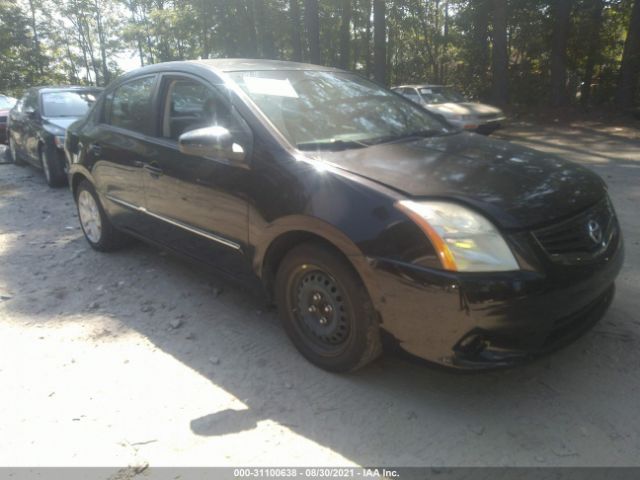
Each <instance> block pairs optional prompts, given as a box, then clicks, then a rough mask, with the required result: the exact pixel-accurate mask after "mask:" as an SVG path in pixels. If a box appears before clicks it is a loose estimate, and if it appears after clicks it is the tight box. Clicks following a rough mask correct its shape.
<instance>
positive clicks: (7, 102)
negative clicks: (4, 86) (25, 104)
mask: <svg viewBox="0 0 640 480" xmlns="http://www.w3.org/2000/svg"><path fill="white" fill-rule="evenodd" d="M15 104H16V99H15V98H13V97H7V96H6V95H0V143H6V142H7V117H8V116H9V110H11V109H12V108H13V106H14V105H15Z"/></svg>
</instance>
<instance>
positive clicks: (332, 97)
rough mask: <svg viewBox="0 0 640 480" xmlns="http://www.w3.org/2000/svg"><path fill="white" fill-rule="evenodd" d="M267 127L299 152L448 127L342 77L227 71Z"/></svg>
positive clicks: (377, 88)
mask: <svg viewBox="0 0 640 480" xmlns="http://www.w3.org/2000/svg"><path fill="white" fill-rule="evenodd" d="M229 75H230V77H231V79H232V80H233V81H235V82H236V83H237V84H238V85H239V86H240V88H241V89H242V90H244V91H245V92H246V93H247V95H249V96H250V97H251V99H252V100H253V101H254V103H255V104H256V105H257V106H258V108H260V110H261V111H262V112H263V113H264V114H265V115H266V116H267V117H268V118H269V120H270V121H271V123H273V125H274V126H275V127H276V128H277V129H278V130H279V131H280V132H281V133H282V135H283V136H284V137H286V138H287V139H288V140H289V141H290V142H291V143H292V144H293V145H295V146H296V147H297V148H299V149H301V150H316V149H341V148H359V147H360V148H362V147H366V146H369V145H372V144H374V143H382V142H385V141H392V140H394V139H399V138H403V137H409V136H417V135H420V136H426V135H438V134H445V133H448V132H450V127H448V126H447V125H445V124H444V123H443V122H441V121H439V120H438V119H437V118H435V117H434V116H432V115H430V114H429V113H427V112H426V111H424V110H422V109H421V108H420V107H418V106H417V105H414V104H413V103H411V102H409V101H407V100H405V99H402V98H401V97H398V96H397V95H395V94H393V93H392V92H390V91H389V90H386V89H384V88H382V87H380V86H378V85H376V84H375V83H373V82H370V81H368V80H365V79H364V78H361V77H359V76H358V75H355V74H351V73H346V72H324V71H312V70H306V71H289V70H279V71H240V72H230V73H229Z"/></svg>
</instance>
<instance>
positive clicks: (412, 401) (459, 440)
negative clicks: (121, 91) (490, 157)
mask: <svg viewBox="0 0 640 480" xmlns="http://www.w3.org/2000/svg"><path fill="white" fill-rule="evenodd" d="M500 135H501V136H503V137H508V138H511V139H513V140H515V141H522V142H523V143H526V144H528V145H531V146H534V147H536V148H539V149H543V150H548V151H554V152H559V153H561V154H563V155H564V156H566V157H567V158H570V159H572V160H576V161H578V162H581V163H584V164H586V165H588V166H589V167H592V168H593V169H594V170H596V171H597V172H598V173H600V174H601V175H602V176H603V177H604V178H605V179H606V180H607V182H608V183H609V185H610V187H611V194H612V197H613V201H614V204H615V206H616V208H617V210H618V213H619V216H620V219H621V223H622V225H623V229H624V233H625V236H626V248H627V261H626V265H625V268H624V270H623V271H622V273H621V275H620V277H619V281H618V293H617V297H616V299H615V301H614V304H613V306H612V307H611V309H610V311H609V312H608V314H607V315H606V317H605V318H604V319H603V320H602V321H601V322H600V323H599V324H598V325H597V326H596V327H595V328H594V329H593V330H592V331H590V332H589V333H588V334H586V335H585V336H584V337H582V338H581V339H580V340H579V341H577V342H576V343H575V344H573V345H571V346H569V347H567V348H566V349H564V350H562V351H560V352H558V353H556V354H554V355H552V356H550V357H547V358H545V359H542V360H540V361H537V362H535V363H533V364H529V365H527V366H524V367H521V368H517V369H513V370H509V371H501V372H491V373H481V374H473V375H469V374H457V373H450V372H447V371H442V370H440V369H435V368H432V367H429V366H426V365H424V364H422V363H420V362H413V361H408V360H407V359H405V358H403V357H399V356H396V355H393V354H387V355H385V356H384V357H383V358H382V359H381V360H380V361H377V362H376V363H374V364H373V365H371V366H370V367H368V368H366V369H364V370H363V371H361V372H358V373H356V374H352V375H342V376H340V375H332V374H329V373H325V372H323V371H321V370H318V369H317V368H314V367H313V366H311V365H310V364H308V363H307V362H305V361H304V360H303V359H302V357H301V356H300V355H299V354H298V353H297V352H296V351H295V350H294V348H293V347H292V346H291V344H290V343H289V341H288V339H287V338H286V337H285V334H284V332H283V331H282V329H281V328H280V326H279V323H278V319H277V316H276V314H275V313H274V312H273V311H270V310H267V309H265V306H264V305H263V304H262V303H261V301H260V300H259V297H258V296H256V295H254V294H252V293H251V292H247V291H244V290H242V289H240V288H238V287H236V286H233V285H231V284H229V283H228V282H227V281H225V280H223V279H220V278H217V277H215V276H213V275H211V273H209V272H206V271H203V270H201V269H199V268H197V267H196V266H194V265H192V264H189V263H185V262H184V261H182V260H181V259H178V258H174V257H172V256H170V255H165V254H164V253H163V252H161V251H158V250H157V249H154V248H152V247H148V246H145V245H142V244H135V245H133V246H132V247H130V248H128V249H126V250H124V251H122V252H118V253H115V254H99V253H96V252H94V251H92V250H91V249H90V248H89V247H88V245H87V244H86V242H85V241H84V239H83V237H82V233H81V231H80V229H79V226H78V220H77V218H76V213H75V208H74V205H73V202H72V199H71V196H70V194H69V192H68V190H66V189H59V190H51V189H49V188H47V187H46V185H45V183H44V180H43V178H42V176H41V174H40V172H38V171H36V170H35V169H32V168H30V167H16V166H14V165H8V164H5V165H0V386H1V391H2V394H1V395H0V411H1V412H2V415H1V416H0V466H1V465H4V466H7V465H11V466H35V465H48V466H52V465H91V466H96V465H111V466H127V465H130V466H140V465H147V464H149V465H151V466H166V465H174V466H181V465H184V466H187V465H189V466H193V465H203V466H204V465H226V466H237V465H283V464H286V465H300V466H304V465H321V464H326V465H372V464H379V465H385V464H386V465H405V466H409V465H412V466H419V465H467V466H474V465H518V466H546V465H560V466H565V465H581V466H591V465H614V466H637V465H640V460H639V459H640V416H639V415H638V405H639V403H638V399H639V398H640V389H639V387H640V370H639V368H638V366H639V365H640V348H639V347H640V320H639V317H638V314H637V312H638V311H640V295H639V294H640V290H639V288H638V285H639V284H640V262H639V250H640V247H639V245H640V220H639V218H640V217H639V216H638V211H637V209H638V207H637V206H638V205H640V154H639V152H640V133H639V131H638V130H637V129H633V128H628V127H623V126H616V125H606V124H599V123H593V122H591V123H589V122H580V123H574V124H569V125H567V124H553V123H552V124H549V125H547V126H544V127H541V126H539V125H534V124H530V123H524V122H520V123H517V124H514V125H512V126H510V128H508V129H507V130H505V131H504V132H502V133H500ZM524 139H526V141H524Z"/></svg>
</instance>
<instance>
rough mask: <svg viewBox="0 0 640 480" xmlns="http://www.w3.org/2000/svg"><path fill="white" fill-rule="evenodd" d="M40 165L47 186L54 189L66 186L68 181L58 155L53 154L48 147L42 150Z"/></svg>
mask: <svg viewBox="0 0 640 480" xmlns="http://www.w3.org/2000/svg"><path fill="white" fill-rule="evenodd" d="M40 163H41V164H42V170H43V171H44V178H45V179H46V180H47V185H49V186H50V187H52V188H55V187H61V186H62V185H64V183H65V180H66V177H65V173H64V168H63V167H62V165H61V164H60V161H59V160H58V158H57V157H56V155H55V154H53V153H51V152H50V151H49V149H47V148H46V147H43V148H41V149H40Z"/></svg>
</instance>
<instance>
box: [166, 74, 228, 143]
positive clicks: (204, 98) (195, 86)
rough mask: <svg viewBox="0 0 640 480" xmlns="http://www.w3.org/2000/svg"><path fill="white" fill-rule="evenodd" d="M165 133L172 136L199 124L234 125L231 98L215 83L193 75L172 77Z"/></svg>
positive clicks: (175, 137) (172, 137)
mask: <svg viewBox="0 0 640 480" xmlns="http://www.w3.org/2000/svg"><path fill="white" fill-rule="evenodd" d="M166 92H167V96H166V102H165V104H164V115H163V121H162V136H163V137H165V138H170V139H172V140H178V137H180V135H182V134H183V133H184V132H188V131H190V130H195V129H197V128H204V127H210V126H212V125H221V126H224V127H226V128H230V127H231V126H232V125H231V122H232V117H231V112H230V109H229V107H228V104H227V102H225V101H224V99H223V98H222V96H221V95H220V94H219V93H218V92H217V91H216V90H214V89H213V88H212V87H209V86H206V85H204V84H202V83H200V82H197V81H195V80H191V79H186V78H185V79H171V80H169V83H168V86H167V90H166Z"/></svg>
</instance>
